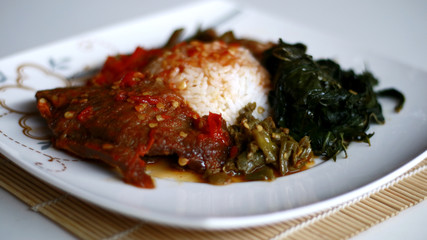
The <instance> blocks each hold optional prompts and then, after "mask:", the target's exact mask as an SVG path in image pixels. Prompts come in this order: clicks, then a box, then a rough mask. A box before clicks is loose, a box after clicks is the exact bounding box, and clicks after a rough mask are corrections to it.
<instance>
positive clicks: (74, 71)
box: [0, 2, 427, 229]
mask: <svg viewBox="0 0 427 240" xmlns="http://www.w3.org/2000/svg"><path fill="white" fill-rule="evenodd" d="M236 9H239V10H236ZM199 26H202V27H209V26H216V27H217V29H218V31H220V32H221V31H225V30H234V32H235V33H236V35H238V36H240V37H252V38H255V39H259V40H272V41H276V40H277V39H278V38H279V37H282V38H283V39H284V40H286V41H289V42H294V41H301V42H304V43H306V44H307V45H308V47H309V53H311V54H312V55H314V57H315V58H320V57H331V58H334V59H336V60H338V61H339V62H340V63H341V64H342V65H343V66H344V67H352V68H354V69H356V70H358V71H361V70H363V69H364V68H365V67H367V68H369V70H371V71H372V72H373V73H374V74H375V75H376V76H377V77H378V78H379V79H380V81H381V83H380V86H379V87H378V88H386V87H395V88H397V89H399V90H401V91H402V92H403V93H404V94H405V95H406V97H407V102H406V105H405V107H404V108H403V110H402V111H401V112H400V113H399V114H396V113H394V112H393V110H392V108H393V106H394V105H393V103H392V102H387V101H382V104H383V110H384V115H385V117H386V121H387V123H386V124H385V125H384V126H373V127H372V128H371V129H370V130H369V131H370V132H375V135H374V137H373V138H372V139H371V144H372V146H371V147H369V146H368V145H366V144H362V143H354V144H351V145H350V147H349V149H348V153H349V157H348V158H346V159H344V158H339V159H338V160H337V162H334V161H328V162H324V163H321V164H318V165H316V166H315V167H313V168H311V169H309V170H307V171H304V172H301V173H298V174H294V175H290V176H286V177H282V178H279V179H277V180H276V181H274V182H247V183H236V184H231V185H227V186H212V185H207V184H200V183H187V182H176V181H174V180H167V179H156V186H157V187H156V188H155V189H154V190H148V189H140V188H136V187H133V186H130V185H127V184H125V183H123V182H122V180H121V179H119V178H118V177H117V176H116V175H114V173H113V172H110V171H107V170H106V169H105V168H102V167H100V166H99V165H96V164H90V163H88V162H85V161H81V160H79V159H76V158H75V157H72V156H70V155H67V154H66V153H64V152H61V151H58V150H55V149H54V148H52V147H51V146H50V142H49V141H48V140H46V138H45V136H46V133H47V130H46V129H45V128H44V124H43V121H42V120H41V119H40V117H38V115H37V114H33V112H34V111H35V98H34V93H35V92H36V91H37V90H40V89H46V88H54V87H61V86H68V85H71V84H74V83H76V82H77V81H78V78H79V77H80V75H79V74H80V73H82V72H84V71H86V70H87V69H93V68H96V67H98V66H99V65H100V64H101V63H102V62H103V61H104V60H105V58H106V56H107V55H112V54H116V53H119V52H120V53H123V52H130V51H132V50H133V49H134V48H135V47H136V46H137V45H141V46H143V47H154V46H159V45H161V44H163V43H164V41H166V39H167V37H168V36H169V34H170V33H171V32H172V31H173V30H174V29H176V28H178V27H185V28H186V29H187V32H188V33H191V32H193V31H195V29H196V28H197V27H199ZM426 90H427V73H425V72H421V71H418V70H416V69H413V68H410V67H408V66H405V65H402V64H400V63H397V62H393V61H390V60H387V59H384V58H381V57H377V56H373V55H372V54H370V53H367V52H364V51H363V50H359V49H357V47H355V46H353V45H349V44H346V43H342V42H340V41H337V40H335V39H331V38H329V37H327V36H324V35H322V34H321V33H318V32H316V31H313V30H310V29H305V28H304V27H301V26H298V25H296V24H294V23H288V22H286V21H284V20H282V19H275V18H273V17H271V16H268V15H266V14H263V13H260V12H257V11H253V10H250V9H241V8H236V7H235V6H233V5H231V4H229V3H226V2H203V3H199V4H196V5H192V6H186V7H183V8H180V9H174V10H171V11H167V12H164V13H162V14H157V15H154V16H152V17H148V18H143V19H138V20H135V21H132V22H128V23H124V24H119V25H116V26H113V27H110V28H107V29H102V30H99V31H96V32H92V33H88V34H83V35H80V36H77V37H74V38H71V39H68V40H66V41H61V42H58V43H54V44H49V45H46V46H44V47H40V48H37V49H34V50H31V51H28V52H24V53H20V54H16V55H13V56H10V57H8V58H5V59H2V60H0V150H1V153H3V154H4V155H6V156H7V157H8V158H10V159H11V160H13V161H14V162H15V163H17V164H18V165H19V166H21V167H22V168H24V169H25V170H27V171H28V172H30V173H32V174H34V175H35V176H37V177H38V178H40V179H42V180H44V181H46V182H48V183H50V184H52V185H54V186H56V187H59V188H60V189H62V190H64V191H66V192H68V193H70V194H72V195H75V196H77V197H79V198H81V199H83V200H86V201H89V202H92V203H95V204H97V205H99V206H102V207H105V208H107V209H110V210H114V211H117V212H119V213H122V214H126V215H129V216H133V217H136V218H140V219H144V220H148V221H154V222H158V223H163V224H173V225H178V226H183V227H193V228H203V229H217V228H234V227H248V226H254V225H258V224H265V223H272V222H277V221H281V220H286V219H289V218H293V217H297V216H301V215H305V214H309V213H314V212H316V211H320V210H324V209H327V208H330V207H333V206H337V205H338V204H342V203H344V202H346V201H350V200H352V199H354V198H357V197H360V196H361V195H363V194H366V193H369V192H371V191H373V190H375V189H376V188H378V187H379V186H381V185H383V184H385V183H387V182H388V181H390V180H392V179H393V178H395V177H397V176H399V175H400V174H402V173H403V172H404V171H406V170H408V169H410V168H411V167H413V166H415V165H416V164H417V163H419V162H420V161H421V160H422V159H424V158H425V157H427V153H426V149H427V134H425V129H427V101H426V99H425V97H424V96H425V91H426Z"/></svg>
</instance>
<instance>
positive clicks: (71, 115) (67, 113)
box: [64, 111, 74, 119]
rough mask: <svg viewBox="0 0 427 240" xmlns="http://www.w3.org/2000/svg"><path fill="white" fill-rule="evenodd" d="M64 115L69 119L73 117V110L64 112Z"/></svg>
mask: <svg viewBox="0 0 427 240" xmlns="http://www.w3.org/2000/svg"><path fill="white" fill-rule="evenodd" d="M64 117H65V118H66V119H71V118H73V117H74V112H72V111H66V112H65V113H64Z"/></svg>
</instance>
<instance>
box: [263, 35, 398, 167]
mask: <svg viewBox="0 0 427 240" xmlns="http://www.w3.org/2000/svg"><path fill="white" fill-rule="evenodd" d="M263 61H264V66H265V67H266V68H267V69H268V70H269V72H270V73H271V75H272V82H273V84H274V87H273V88H274V91H272V92H271V95H270V103H271V105H272V109H273V111H274V114H273V116H274V118H275V120H276V122H277V123H278V125H279V126H282V127H288V128H289V129H290V132H291V135H292V136H293V137H295V138H296V139H301V138H303V137H305V136H310V140H311V146H312V148H313V151H314V153H315V154H316V155H318V156H324V157H325V158H327V159H328V158H334V159H335V158H336V156H337V155H338V154H339V153H340V152H341V151H345V149H346V147H347V146H348V144H349V143H350V142H351V141H364V142H368V143H369V138H370V137H371V136H372V135H373V133H370V134H368V133H366V130H367V129H368V128H369V125H370V123H371V122H373V123H379V124H382V123H384V116H383V114H382V110H381V105H380V103H379V102H378V99H377V95H380V96H391V97H395V98H396V99H398V101H399V102H398V106H397V108H396V109H397V111H398V110H400V109H401V108H402V106H403V103H404V96H403V95H402V94H401V93H400V92H398V91H397V90H394V89H388V90H384V91H381V92H379V93H376V92H375V91H374V89H373V87H374V86H375V85H377V84H378V80H377V79H376V78H375V77H374V76H373V75H372V73H370V72H367V71H365V72H363V73H361V74H356V73H355V72H354V71H353V70H343V69H341V67H340V66H339V65H338V64H337V63H336V62H334V61H332V60H330V59H320V60H313V58H312V57H311V56H310V55H308V54H307V53H306V46H305V45H303V44H300V43H297V44H288V43H285V42H283V41H281V40H280V41H279V43H278V44H277V45H276V46H274V47H272V48H271V49H269V50H268V51H266V53H265V58H264V59H263Z"/></svg>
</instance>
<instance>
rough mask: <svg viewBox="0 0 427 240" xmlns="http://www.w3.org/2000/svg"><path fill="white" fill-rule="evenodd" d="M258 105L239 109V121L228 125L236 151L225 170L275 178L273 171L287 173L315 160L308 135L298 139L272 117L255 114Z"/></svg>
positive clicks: (255, 176) (252, 104)
mask: <svg viewBox="0 0 427 240" xmlns="http://www.w3.org/2000/svg"><path fill="white" fill-rule="evenodd" d="M255 108H256V104H255V103H250V104H248V105H247V106H246V107H245V108H243V109H242V110H240V112H239V117H238V118H237V121H236V122H237V124H234V125H231V126H230V127H229V132H230V135H231V137H232V139H233V140H234V143H235V148H236V152H235V153H233V155H235V156H234V157H232V158H230V160H229V161H228V162H227V163H226V165H225V167H224V170H225V172H227V173H229V174H230V175H243V176H244V178H245V179H246V180H273V179H274V178H275V174H274V172H277V173H278V175H279V176H284V175H286V174H287V173H290V172H295V171H298V170H301V169H302V168H303V167H304V166H305V165H306V164H307V163H309V162H311V161H312V160H313V152H312V150H311V147H310V140H309V138H308V137H303V138H302V139H301V140H300V141H299V142H297V141H295V140H294V139H293V138H292V137H291V136H290V135H289V129H287V128H279V127H276V124H275V123H274V121H273V119H272V118H271V117H268V118H266V119H264V120H262V121H261V120H259V119H256V118H255V117H253V115H252V112H253V111H254V110H255Z"/></svg>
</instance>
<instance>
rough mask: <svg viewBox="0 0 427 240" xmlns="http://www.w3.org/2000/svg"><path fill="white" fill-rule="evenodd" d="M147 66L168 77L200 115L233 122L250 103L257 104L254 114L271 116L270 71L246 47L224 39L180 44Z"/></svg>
mask: <svg viewBox="0 0 427 240" xmlns="http://www.w3.org/2000/svg"><path fill="white" fill-rule="evenodd" d="M147 69H148V71H149V73H150V74H152V75H154V76H158V77H162V78H163V79H167V80H166V81H168V83H169V85H170V87H171V88H173V89H176V90H177V91H178V92H179V93H180V94H181V95H182V96H183V97H184V98H185V100H186V101H187V102H188V104H189V105H190V106H191V107H192V108H193V109H194V110H195V111H196V112H198V113H199V114H200V115H207V114H209V112H212V113H220V114H221V115H222V117H223V118H224V119H225V120H226V121H227V123H228V124H233V123H234V122H235V119H236V118H237V116H238V113H239V110H240V109H242V108H243V107H244V106H246V104H248V103H250V102H256V103H257V106H258V108H257V110H256V111H254V115H255V117H257V118H260V119H264V118H265V117H266V116H267V115H268V111H269V106H268V102H267V95H268V92H269V91H270V79H269V74H268V72H267V71H266V70H265V69H264V67H262V66H261V64H260V63H259V62H258V61H257V60H256V59H255V58H254V57H253V56H252V54H251V53H250V51H249V50H248V49H246V48H244V47H241V46H238V45H236V44H230V45H228V44H226V43H224V42H221V41H214V42H211V43H203V42H198V41H193V42H190V43H181V44H179V45H177V46H175V47H174V48H172V49H171V50H170V51H166V52H165V53H164V54H163V55H162V56H161V57H159V58H158V59H156V60H155V61H153V62H152V63H150V65H149V66H147Z"/></svg>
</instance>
